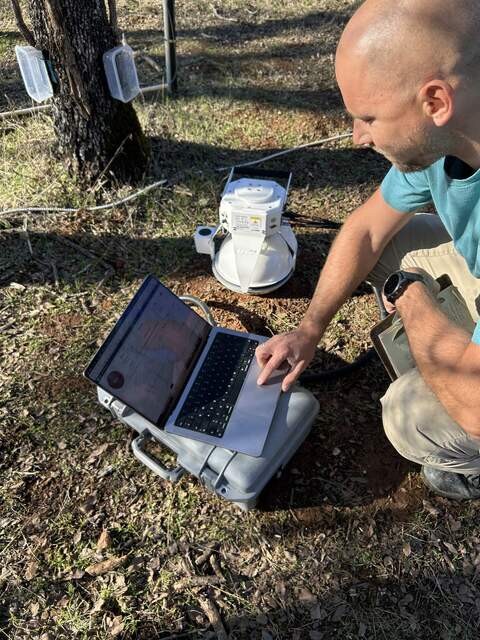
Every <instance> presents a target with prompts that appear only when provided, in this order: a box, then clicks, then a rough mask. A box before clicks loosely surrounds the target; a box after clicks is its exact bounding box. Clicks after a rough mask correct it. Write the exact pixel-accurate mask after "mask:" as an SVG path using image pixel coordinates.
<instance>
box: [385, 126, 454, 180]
mask: <svg viewBox="0 0 480 640" xmlns="http://www.w3.org/2000/svg"><path fill="white" fill-rule="evenodd" d="M451 149H452V145H451V140H450V138H449V136H448V134H442V133H441V132H440V131H439V132H438V134H436V135H432V132H431V131H429V130H426V129H422V128H420V127H419V128H418V129H417V130H416V131H415V132H414V133H413V134H412V135H411V136H409V137H408V139H407V141H406V143H405V144H404V146H403V147H401V148H398V149H393V148H392V149H391V151H390V150H389V149H387V150H386V151H384V150H382V149H375V150H376V151H378V152H379V153H381V154H382V155H383V156H384V157H385V158H386V159H387V160H389V161H390V162H391V163H392V164H393V166H394V167H396V168H397V169H398V170H399V171H401V173H414V172H416V171H423V170H424V169H427V168H428V167H430V166H431V165H432V164H433V163H434V162H437V160H440V158H443V157H444V156H446V155H448V153H449V152H451Z"/></svg>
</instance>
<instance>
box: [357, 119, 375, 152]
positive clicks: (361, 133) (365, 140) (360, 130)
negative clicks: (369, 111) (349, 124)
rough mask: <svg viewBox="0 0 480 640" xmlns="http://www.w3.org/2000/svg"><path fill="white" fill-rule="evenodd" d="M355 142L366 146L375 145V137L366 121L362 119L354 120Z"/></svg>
mask: <svg viewBox="0 0 480 640" xmlns="http://www.w3.org/2000/svg"><path fill="white" fill-rule="evenodd" d="M353 143H354V144H360V145H364V146H372V145H373V139H372V136H371V135H370V133H369V131H368V127H367V125H366V124H365V122H362V121H361V120H354V121H353Z"/></svg>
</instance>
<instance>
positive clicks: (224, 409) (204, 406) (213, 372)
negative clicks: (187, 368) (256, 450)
mask: <svg viewBox="0 0 480 640" xmlns="http://www.w3.org/2000/svg"><path fill="white" fill-rule="evenodd" d="M257 346H258V340H252V339H250V338H242V337H240V336H235V335H231V334H229V333H218V334H217V335H216V336H215V339H214V340H213V342H212V344H211V346H210V350H209V352H208V354H207V357H206V358H205V360H204V361H203V364H202V367H201V369H200V371H199V372H198V374H197V377H196V379H195V382H194V383H193V385H192V388H191V389H190V392H189V394H188V396H187V398H186V400H185V402H184V404H183V407H182V409H181V411H180V413H179V415H178V417H177V419H176V420H175V424H176V425H177V426H178V427H183V428H184V429H191V430H192V431H197V432H199V433H205V434H208V435H211V436H216V437H217V438H221V437H222V436H223V433H224V431H225V428H226V426H227V424H228V421H229V419H230V414H231V413H232V410H233V407H234V406H235V402H236V401H237V398H238V394H239V393H240V389H241V388H242V385H243V381H244V380H245V377H246V375H247V371H248V368H249V366H250V362H251V361H252V358H253V357H254V355H255V349H256V348H257Z"/></svg>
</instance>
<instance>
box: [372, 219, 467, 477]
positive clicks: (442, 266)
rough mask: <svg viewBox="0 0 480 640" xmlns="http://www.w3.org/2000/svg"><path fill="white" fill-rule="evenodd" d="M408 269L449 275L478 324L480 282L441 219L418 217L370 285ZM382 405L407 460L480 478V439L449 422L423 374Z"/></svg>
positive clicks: (403, 382) (400, 384)
mask: <svg viewBox="0 0 480 640" xmlns="http://www.w3.org/2000/svg"><path fill="white" fill-rule="evenodd" d="M405 267H421V268H423V269H425V271H427V272H428V273H430V274H431V275H432V276H433V277H435V278H437V277H438V276H441V275H443V274H444V273H446V274H448V275H449V276H450V279H451V280H452V283H453V284H454V285H455V286H456V287H457V288H458V290H459V291H460V293H461V294H462V296H463V298H464V299H465V302H466V303H467V305H468V308H469V310H470V313H471V314H472V317H473V319H474V320H475V321H477V320H478V317H479V309H480V304H479V301H480V280H479V279H476V278H475V277H474V276H473V275H472V274H471V273H470V271H469V270H468V267H467V264H466V262H465V260H464V259H463V258H462V257H461V256H460V255H459V254H458V253H457V251H456V250H455V248H454V246H453V242H452V240H451V238H450V236H449V235H448V233H447V231H446V230H445V228H444V226H443V224H442V222H441V220H440V218H439V217H438V216H436V215H433V214H428V213H420V214H417V215H416V216H414V217H413V218H412V220H411V221H410V222H409V223H408V224H407V225H406V226H405V227H404V228H403V229H402V230H401V231H399V233H397V234H396V236H395V237H394V238H393V239H392V240H391V242H390V244H389V245H388V246H387V247H386V249H385V251H384V253H383V255H382V257H381V258H380V260H379V262H378V263H377V265H376V266H375V268H374V269H373V271H372V272H371V274H370V276H369V278H368V280H369V281H370V282H371V283H372V284H373V285H374V286H376V287H378V288H381V287H382V285H383V282H384V281H385V279H386V277H387V276H388V275H389V274H390V273H391V272H392V271H395V270H396V269H400V268H405ZM381 402H382V409H383V411H382V417H383V426H384V429H385V433H386V435H387V437H388V439H389V440H390V442H391V443H392V444H393V446H394V447H395V449H397V451H398V452H399V453H400V454H401V455H402V456H404V457H405V458H407V459H408V460H412V461H413V462H417V463H418V464H427V465H429V466H432V467H436V468H438V469H443V470H446V471H455V472H457V473H465V474H467V473H477V474H478V473H480V439H477V438H473V437H471V436H469V435H468V434H467V433H465V431H463V429H461V427H460V426H459V425H458V424H457V423H456V422H455V421H454V420H452V418H450V416H449V415H448V414H447V413H446V412H445V410H444V408H443V406H442V405H441V404H440V402H439V401H438V400H437V398H436V396H435V395H434V394H433V393H432V391H431V390H430V388H429V387H428V386H427V385H426V384H425V382H424V380H423V378H422V377H421V375H420V373H419V371H418V369H412V370H411V371H409V372H408V373H406V374H404V375H403V376H401V377H400V378H398V379H397V380H395V382H393V383H392V384H391V385H390V387H389V389H388V391H387V393H386V394H385V395H384V397H383V398H382V400H381Z"/></svg>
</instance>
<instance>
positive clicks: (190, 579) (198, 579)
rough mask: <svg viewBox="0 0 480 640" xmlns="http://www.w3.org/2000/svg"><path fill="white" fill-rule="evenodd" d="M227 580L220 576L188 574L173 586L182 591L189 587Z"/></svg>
mask: <svg viewBox="0 0 480 640" xmlns="http://www.w3.org/2000/svg"><path fill="white" fill-rule="evenodd" d="M222 582H225V578H219V577H218V576H187V577H186V578H182V579H181V580H178V582H175V584H174V585H173V588H174V590H175V591H181V590H182V589H186V588H187V587H209V586H214V585H216V584H221V583H222Z"/></svg>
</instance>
